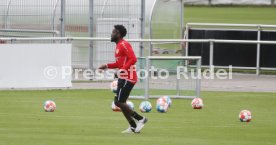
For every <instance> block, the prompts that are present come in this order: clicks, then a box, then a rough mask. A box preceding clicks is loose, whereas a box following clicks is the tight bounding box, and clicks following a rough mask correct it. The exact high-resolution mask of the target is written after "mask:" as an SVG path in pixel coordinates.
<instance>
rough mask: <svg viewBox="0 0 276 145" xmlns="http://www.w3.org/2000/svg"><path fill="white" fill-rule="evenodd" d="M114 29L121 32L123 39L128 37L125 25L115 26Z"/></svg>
mask: <svg viewBox="0 0 276 145" xmlns="http://www.w3.org/2000/svg"><path fill="white" fill-rule="evenodd" d="M114 28H115V29H116V30H118V31H119V32H120V34H121V36H122V37H125V36H126V34H127V30H126V28H125V27H124V26H123V25H114Z"/></svg>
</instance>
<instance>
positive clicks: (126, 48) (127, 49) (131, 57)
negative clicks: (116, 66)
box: [121, 43, 137, 70]
mask: <svg viewBox="0 0 276 145" xmlns="http://www.w3.org/2000/svg"><path fill="white" fill-rule="evenodd" d="M122 47H123V52H124V53H125V54H126V56H127V62H126V63H125V65H123V67H122V68H121V69H123V70H128V69H129V68H130V67H131V66H132V65H134V64H135V63H136V62H137V58H136V56H135V54H134V51H133V49H132V47H131V45H130V44H129V43H124V44H122Z"/></svg>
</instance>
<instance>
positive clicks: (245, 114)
mask: <svg viewBox="0 0 276 145" xmlns="http://www.w3.org/2000/svg"><path fill="white" fill-rule="evenodd" d="M239 118H240V121H241V122H250V121H251V119H252V116H251V112H250V111H248V110H242V111H241V112H240V114H239Z"/></svg>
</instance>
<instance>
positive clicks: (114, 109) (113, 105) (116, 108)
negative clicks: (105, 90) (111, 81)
mask: <svg viewBox="0 0 276 145" xmlns="http://www.w3.org/2000/svg"><path fill="white" fill-rule="evenodd" d="M111 109H112V110H113V111H115V112H120V111H121V109H120V108H119V107H118V106H116V105H115V103H114V101H113V102H112V104H111Z"/></svg>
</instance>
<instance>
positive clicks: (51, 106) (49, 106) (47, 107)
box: [44, 100, 57, 112]
mask: <svg viewBox="0 0 276 145" xmlns="http://www.w3.org/2000/svg"><path fill="white" fill-rule="evenodd" d="M56 108H57V106H56V103H55V102H54V101H52V100H47V101H45V102H44V111H45V112H54V111H55V110H56Z"/></svg>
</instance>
